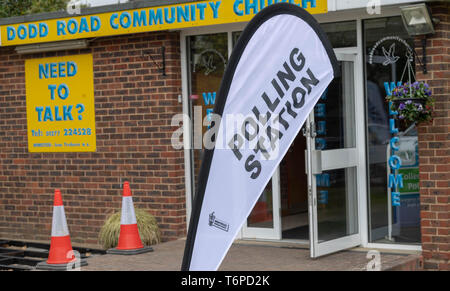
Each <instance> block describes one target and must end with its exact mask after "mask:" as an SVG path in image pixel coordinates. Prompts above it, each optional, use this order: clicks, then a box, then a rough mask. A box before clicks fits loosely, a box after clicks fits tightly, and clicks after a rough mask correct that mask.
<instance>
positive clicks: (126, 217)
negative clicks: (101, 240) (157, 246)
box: [107, 181, 153, 255]
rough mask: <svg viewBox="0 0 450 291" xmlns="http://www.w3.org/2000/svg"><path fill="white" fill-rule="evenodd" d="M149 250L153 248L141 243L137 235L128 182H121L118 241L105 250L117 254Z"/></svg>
mask: <svg viewBox="0 0 450 291" xmlns="http://www.w3.org/2000/svg"><path fill="white" fill-rule="evenodd" d="M151 251H153V248H151V247H149V246H144V245H143V244H142V241H141V237H140V236H139V230H138V226H137V222H136V214H135V213H134V206H133V197H132V196H131V189H130V183H128V181H126V182H125V183H124V184H123V196H122V216H121V218H120V234H119V243H118V244H117V247H116V248H115V249H109V250H107V253H109V254H118V255H136V254H142V253H146V252H151Z"/></svg>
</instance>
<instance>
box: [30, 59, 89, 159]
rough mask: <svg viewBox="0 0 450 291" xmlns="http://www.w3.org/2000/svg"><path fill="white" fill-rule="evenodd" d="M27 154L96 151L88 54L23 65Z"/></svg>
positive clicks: (36, 60) (41, 60) (31, 61)
mask: <svg viewBox="0 0 450 291" xmlns="http://www.w3.org/2000/svg"><path fill="white" fill-rule="evenodd" d="M25 79H26V101H27V124H28V150H29V152H92V151H95V150H96V138H95V108H94V79H93V60H92V55H91V54H86V55H73V56H63V57H54V58H41V59H30V60H26V62H25Z"/></svg>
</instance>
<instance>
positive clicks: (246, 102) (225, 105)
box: [182, 3, 339, 271]
mask: <svg viewBox="0 0 450 291" xmlns="http://www.w3.org/2000/svg"><path fill="white" fill-rule="evenodd" d="M338 72H339V67H338V63H337V60H336V56H335V55H334V52H333V49H332V47H331V44H330V42H329V41H328V39H327V37H326V35H325V33H324V32H323V31H322V30H321V28H320V26H319V24H318V23H317V22H316V20H315V19H314V18H313V17H312V16H311V15H310V14H309V13H308V12H306V11H305V10H303V9H302V8H300V7H298V6H295V5H292V4H287V3H279V4H274V5H271V6H269V7H267V8H265V9H263V10H262V11H261V12H259V13H258V14H257V15H256V16H255V17H254V18H253V19H252V20H251V21H250V22H249V23H248V25H247V26H246V28H245V29H244V31H243V32H242V34H241V36H240V38H239V40H238V42H237V44H236V46H235V48H234V50H233V53H232V55H231V57H230V60H229V63H228V65H227V68H226V71H225V75H224V77H223V80H222V83H221V86H220V90H219V94H218V97H217V103H216V105H215V108H214V113H215V114H217V115H218V116H221V117H222V119H221V120H220V121H219V122H217V123H216V124H214V127H213V128H214V129H213V130H214V132H215V134H214V138H215V146H214V148H212V149H206V150H205V151H204V154H203V160H202V166H201V169H200V176H199V181H198V189H197V193H196V196H195V199H194V203H193V209H192V215H191V221H190V225H189V231H188V235H187V240H186V248H185V252H184V257H183V263H182V270H183V271H187V270H192V271H195V270H217V268H218V267H219V265H220V263H221V262H222V260H223V258H224V257H225V255H226V253H227V251H228V249H229V248H230V246H231V244H232V242H233V240H234V238H235V237H236V234H237V233H238V231H239V230H240V229H241V227H242V225H243V224H244V222H245V221H246V219H247V217H248V215H249V214H250V212H251V210H252V209H253V207H254V205H255V204H256V201H257V200H258V198H259V196H260V195H261V193H262V191H263V189H264V188H265V186H266V184H267V183H268V181H269V180H270V178H271V177H272V175H273V173H274V172H275V170H276V168H277V166H278V165H279V163H280V161H281V159H282V158H283V156H284V155H285V154H286V152H287V150H288V149H289V146H290V145H291V143H292V142H293V140H294V139H295V137H296V136H297V134H298V133H299V131H300V129H301V127H302V125H303V123H304V122H305V120H306V118H307V116H308V115H309V113H310V112H311V110H312V109H313V108H314V105H315V104H316V102H317V101H318V100H319V98H320V96H321V95H322V93H323V92H324V91H325V90H326V88H327V87H328V85H329V84H330V82H331V81H332V80H333V78H334V77H337V76H338ZM303 169H304V165H298V170H299V171H302V170H303ZM275 211H277V210H275ZM249 259H251V258H249Z"/></svg>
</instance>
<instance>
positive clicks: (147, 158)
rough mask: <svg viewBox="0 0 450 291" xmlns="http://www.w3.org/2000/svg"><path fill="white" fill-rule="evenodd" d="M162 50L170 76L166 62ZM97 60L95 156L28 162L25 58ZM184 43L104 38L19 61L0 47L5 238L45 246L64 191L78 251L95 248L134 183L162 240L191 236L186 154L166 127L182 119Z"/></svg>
mask: <svg viewBox="0 0 450 291" xmlns="http://www.w3.org/2000/svg"><path fill="white" fill-rule="evenodd" d="M161 46H165V47H166V66H167V69H166V70H167V76H166V77H164V76H162V75H161V73H160V71H159V69H158V67H157V66H156V65H155V63H154V62H153V61H152V59H151V58H150V57H149V56H148V55H143V54H142V52H143V51H144V52H146V51H148V52H152V53H153V57H154V59H155V60H156V62H157V63H160V62H161V57H160V56H161V54H160V47H161ZM82 53H83V54H84V53H92V54H93V58H94V91H95V92H94V95H95V111H96V112H95V114H96V130H97V151H96V152H95V153H28V147H27V120H26V118H27V116H26V104H25V103H26V102H25V68H24V60H25V59H27V58H40V57H52V56H57V55H71V54H82ZM179 94H181V67H180V45H179V34H178V33H173V32H170V33H168V32H161V33H146V34H138V35H126V36H121V37H111V38H100V39H95V40H93V41H92V42H91V44H90V46H89V48H87V49H83V50H73V51H62V52H57V53H41V54H34V55H26V56H23V55H17V54H15V52H14V48H7V47H6V48H0V166H1V168H0V238H10V239H23V240H27V239H30V240H31V239H33V240H45V241H47V240H49V239H50V232H51V221H52V206H53V193H54V190H55V188H60V189H61V192H62V195H63V201H64V206H65V211H66V216H67V222H68V226H69V231H70V234H71V238H72V242H73V243H77V244H97V240H98V234H99V230H100V227H101V226H102V224H103V222H104V221H105V219H106V218H107V217H108V216H109V215H110V214H111V213H113V212H114V211H119V210H120V208H121V195H122V189H121V184H122V181H123V180H125V179H126V180H129V181H130V185H131V189H132V192H133V199H134V205H135V207H136V208H142V209H146V210H148V211H149V212H150V213H152V214H153V215H155V216H156V217H157V220H158V223H159V227H160V229H161V231H162V234H163V240H170V239H174V238H178V237H180V236H183V235H184V234H185V229H186V223H185V218H186V209H185V191H184V170H183V167H184V159H183V151H177V150H174V149H173V148H172V146H171V141H170V138H171V136H172V132H173V131H174V129H175V128H173V127H171V126H170V122H171V118H172V116H173V115H174V114H177V113H181V112H182V105H181V104H179V103H178V95H179Z"/></svg>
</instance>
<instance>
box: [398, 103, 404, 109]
mask: <svg viewBox="0 0 450 291" xmlns="http://www.w3.org/2000/svg"><path fill="white" fill-rule="evenodd" d="M405 107H406V106H405V104H404V103H400V105H399V106H398V109H399V110H403V109H405Z"/></svg>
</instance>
